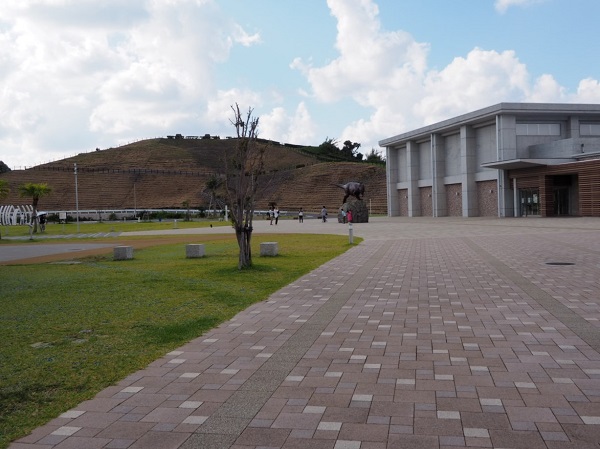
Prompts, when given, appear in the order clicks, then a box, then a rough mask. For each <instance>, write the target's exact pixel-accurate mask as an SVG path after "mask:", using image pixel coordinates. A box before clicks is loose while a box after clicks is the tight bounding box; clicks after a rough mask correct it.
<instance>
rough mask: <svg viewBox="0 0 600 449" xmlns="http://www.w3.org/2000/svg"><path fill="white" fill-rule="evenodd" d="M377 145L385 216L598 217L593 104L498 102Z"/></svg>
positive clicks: (598, 135) (597, 114)
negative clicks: (382, 158)
mask: <svg viewBox="0 0 600 449" xmlns="http://www.w3.org/2000/svg"><path fill="white" fill-rule="evenodd" d="M379 145H380V146H381V147H384V148H385V149H386V157H387V202H388V215H389V216H406V217H419V216H424V217H427V216H429V217H447V216H462V217H485V216H490V217H492V216H493V217H529V216H538V217H539V216H541V217H555V216H565V215H571V216H586V217H599V216H600V104H549V103H500V104H497V105H494V106H490V107H487V108H484V109H480V110H478V111H474V112H471V113H468V114H464V115H460V116H458V117H455V118H452V119H449V120H445V121H442V122H439V123H436V124H433V125H429V126H425V127H423V128H419V129H416V130H414V131H410V132H406V133H404V134H399V135H397V136H394V137H390V138H387V139H384V140H381V141H380V142H379Z"/></svg>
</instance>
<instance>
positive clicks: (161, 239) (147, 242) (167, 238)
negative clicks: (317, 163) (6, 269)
mask: <svg viewBox="0 0 600 449" xmlns="http://www.w3.org/2000/svg"><path fill="white" fill-rule="evenodd" d="M226 239H235V235H228V234H220V235H162V236H153V237H144V238H139V237H137V238H130V239H127V238H119V237H117V238H112V239H94V240H93V243H106V244H109V245H111V246H107V247H104V248H94V249H84V250H79V251H77V252H62V253H57V254H49V255H44V256H36V257H26V258H23V259H16V260H9V261H5V262H0V265H23V264H35V263H47V262H57V261H64V260H76V259H82V258H84V257H89V256H96V255H103V254H110V253H112V252H113V248H114V247H115V246H133V248H134V250H135V249H143V248H149V247H152V246H159V245H175V244H178V243H181V244H187V243H203V242H209V241H213V240H226ZM52 244H56V245H64V244H65V242H64V241H61V242H52ZM0 248H1V246H0Z"/></svg>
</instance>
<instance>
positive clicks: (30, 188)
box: [19, 182, 52, 233]
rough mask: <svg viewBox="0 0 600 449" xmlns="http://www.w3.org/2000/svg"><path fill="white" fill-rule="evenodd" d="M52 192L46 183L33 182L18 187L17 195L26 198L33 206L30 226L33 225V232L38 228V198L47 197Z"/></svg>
mask: <svg viewBox="0 0 600 449" xmlns="http://www.w3.org/2000/svg"><path fill="white" fill-rule="evenodd" d="M50 192H52V188H51V187H49V186H48V184H46V183H40V184H35V183H33V182H28V183H27V184H23V185H22V186H20V187H19V193H20V195H21V196H22V197H27V198H31V199H32V206H33V214H32V217H31V224H32V225H33V232H34V233H36V232H37V227H38V216H37V207H38V202H39V201H40V198H42V197H44V196H48V195H49V194H50Z"/></svg>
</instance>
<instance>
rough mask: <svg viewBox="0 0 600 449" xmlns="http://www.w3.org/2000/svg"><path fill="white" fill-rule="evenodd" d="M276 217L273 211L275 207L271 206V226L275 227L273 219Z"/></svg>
mask: <svg viewBox="0 0 600 449" xmlns="http://www.w3.org/2000/svg"><path fill="white" fill-rule="evenodd" d="M274 217H275V211H274V210H273V206H271V209H269V219H270V220H271V223H269V224H270V225H271V226H272V225H273V218H274Z"/></svg>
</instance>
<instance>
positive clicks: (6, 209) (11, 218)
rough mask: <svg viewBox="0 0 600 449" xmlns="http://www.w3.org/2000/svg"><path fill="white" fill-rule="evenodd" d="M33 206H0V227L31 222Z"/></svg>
mask: <svg viewBox="0 0 600 449" xmlns="http://www.w3.org/2000/svg"><path fill="white" fill-rule="evenodd" d="M32 214H33V206H31V205H27V206H0V225H3V226H15V225H21V224H26V223H30V222H31V216H32Z"/></svg>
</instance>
